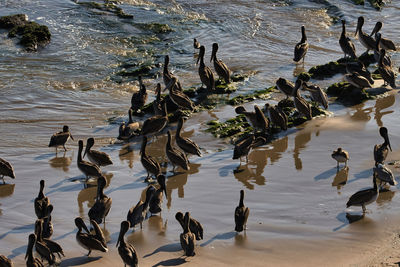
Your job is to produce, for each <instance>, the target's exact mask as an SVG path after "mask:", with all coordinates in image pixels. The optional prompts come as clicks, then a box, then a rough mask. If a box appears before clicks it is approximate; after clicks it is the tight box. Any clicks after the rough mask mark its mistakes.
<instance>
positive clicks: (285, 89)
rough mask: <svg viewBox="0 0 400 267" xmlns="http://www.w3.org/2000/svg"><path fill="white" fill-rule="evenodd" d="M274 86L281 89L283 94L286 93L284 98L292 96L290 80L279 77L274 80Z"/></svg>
mask: <svg viewBox="0 0 400 267" xmlns="http://www.w3.org/2000/svg"><path fill="white" fill-rule="evenodd" d="M276 87H278V89H279V91H281V92H282V93H283V94H285V95H286V99H287V98H288V97H289V96H293V89H294V84H293V83H291V82H290V81H288V80H286V79H284V78H279V79H278V80H277V81H276Z"/></svg>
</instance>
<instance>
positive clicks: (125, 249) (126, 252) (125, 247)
mask: <svg viewBox="0 0 400 267" xmlns="http://www.w3.org/2000/svg"><path fill="white" fill-rule="evenodd" d="M129 227H130V223H129V222H128V221H123V222H121V229H120V231H119V236H118V241H117V245H116V247H118V253H119V256H121V259H122V261H123V262H124V266H125V267H126V266H127V265H128V266H131V267H137V266H138V255H137V252H136V249H135V248H134V247H133V246H132V245H131V244H129V243H127V242H125V239H124V235H125V234H126V232H127V231H128V229H129ZM118 245H119V246H118Z"/></svg>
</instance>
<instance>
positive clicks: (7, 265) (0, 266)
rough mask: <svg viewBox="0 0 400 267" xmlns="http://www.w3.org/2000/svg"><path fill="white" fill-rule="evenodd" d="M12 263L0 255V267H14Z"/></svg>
mask: <svg viewBox="0 0 400 267" xmlns="http://www.w3.org/2000/svg"><path fill="white" fill-rule="evenodd" d="M13 266H14V265H13V263H12V261H11V260H10V259H9V258H7V257H6V256H4V255H0V267H13Z"/></svg>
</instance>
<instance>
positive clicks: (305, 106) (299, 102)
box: [293, 79, 312, 120]
mask: <svg viewBox="0 0 400 267" xmlns="http://www.w3.org/2000/svg"><path fill="white" fill-rule="evenodd" d="M302 86H303V81H302V80H301V79H297V81H296V86H295V88H294V89H293V102H294V106H295V107H296V109H297V111H298V112H299V113H300V114H302V115H303V116H306V118H307V120H311V119H312V113H311V105H310V104H309V103H308V102H307V101H306V100H305V99H304V98H303V97H302V96H301V95H300V92H299V89H300V87H302Z"/></svg>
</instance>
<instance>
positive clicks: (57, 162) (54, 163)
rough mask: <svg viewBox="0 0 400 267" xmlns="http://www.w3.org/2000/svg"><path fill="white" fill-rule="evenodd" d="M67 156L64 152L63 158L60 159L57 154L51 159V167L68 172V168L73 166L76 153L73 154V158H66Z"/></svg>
mask: <svg viewBox="0 0 400 267" xmlns="http://www.w3.org/2000/svg"><path fill="white" fill-rule="evenodd" d="M65 154H66V152H65V151H64V153H63V156H62V157H58V155H57V154H56V156H55V157H54V158H52V159H50V160H49V164H50V167H52V168H54V169H62V170H63V171H64V172H68V171H69V168H68V167H69V165H71V162H72V158H73V157H74V153H73V152H72V155H71V157H66V156H65Z"/></svg>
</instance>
